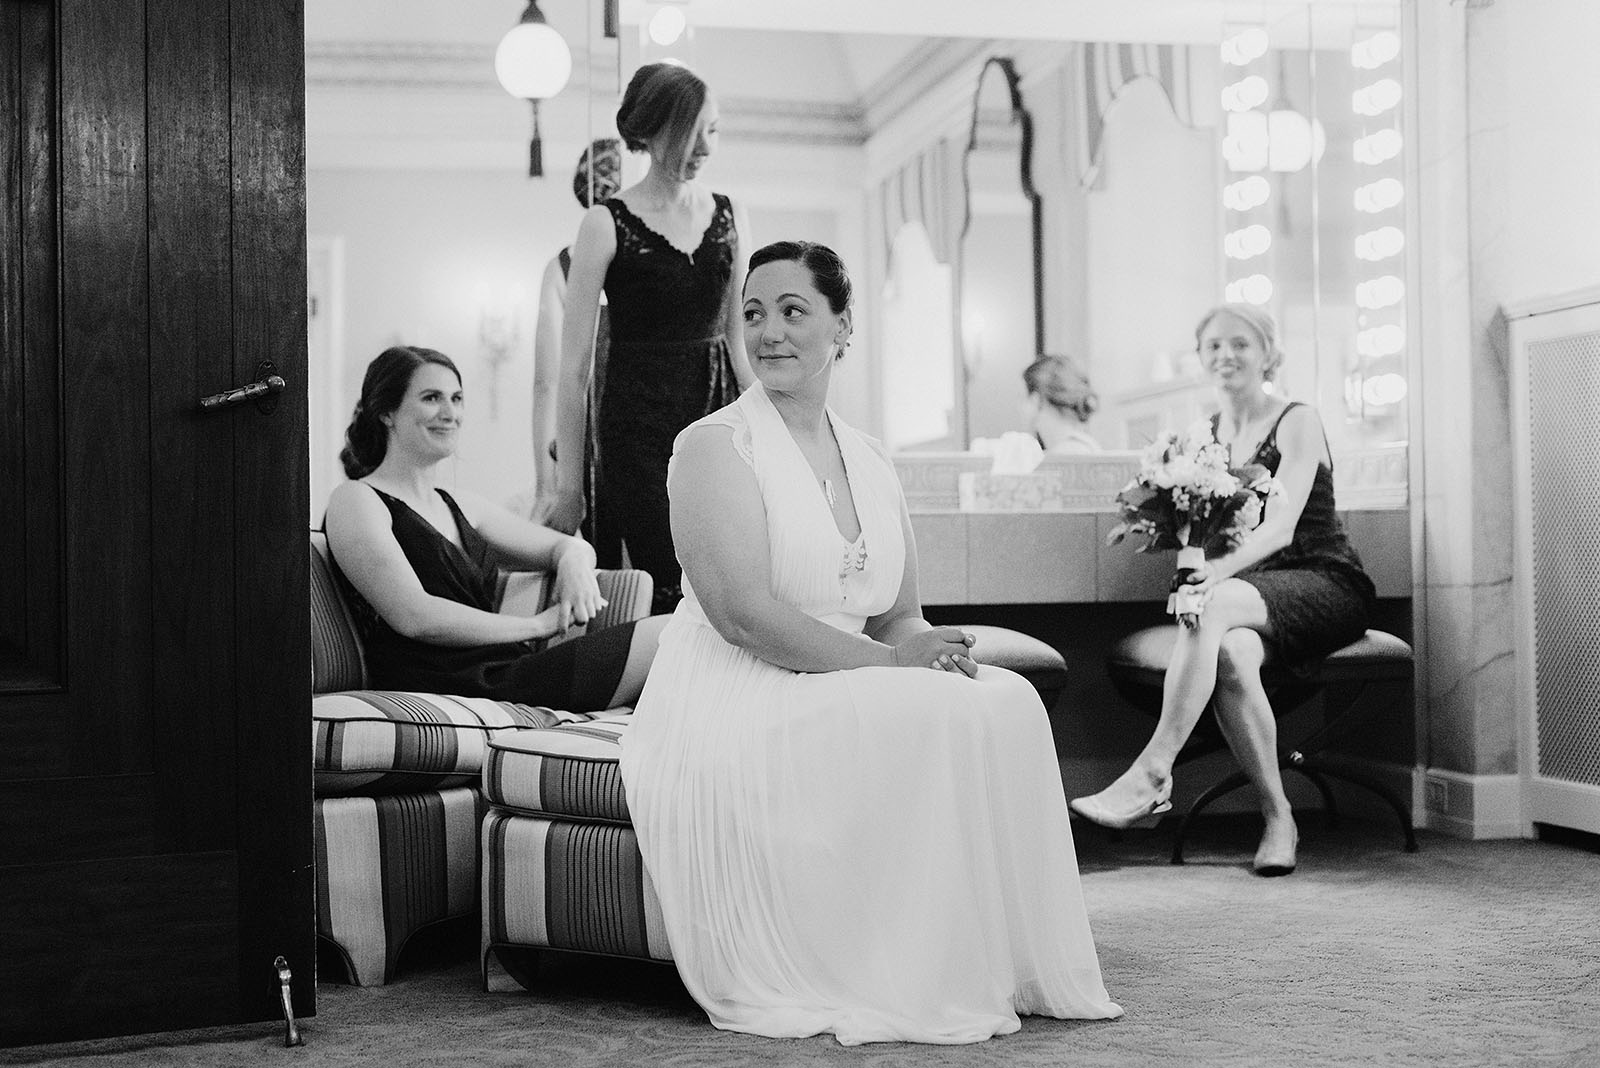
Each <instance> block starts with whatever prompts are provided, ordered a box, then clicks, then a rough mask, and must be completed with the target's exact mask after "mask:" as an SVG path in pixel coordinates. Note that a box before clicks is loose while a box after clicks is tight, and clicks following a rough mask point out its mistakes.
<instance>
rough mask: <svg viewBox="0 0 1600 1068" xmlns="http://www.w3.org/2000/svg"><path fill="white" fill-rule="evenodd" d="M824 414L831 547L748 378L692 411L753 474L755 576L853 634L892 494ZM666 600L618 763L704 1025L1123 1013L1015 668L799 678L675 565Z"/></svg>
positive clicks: (864, 1029)
mask: <svg viewBox="0 0 1600 1068" xmlns="http://www.w3.org/2000/svg"><path fill="white" fill-rule="evenodd" d="M829 418H830V419H831V420H832V422H833V427H834V432H835V435H836V436H837V438H838V440H839V444H840V448H841V450H842V452H843V455H844V462H845V467H846V469H847V472H848V475H849V480H850V489H851V493H852V495H853V497H854V499H855V504H856V509H857V512H858V514H859V517H860V520H861V528H862V534H861V538H860V539H858V540H857V541H856V542H855V543H854V544H849V543H847V542H846V540H845V538H844V537H843V536H842V535H841V534H840V533H839V531H838V528H837V527H836V526H835V524H834V520H833V515H832V511H831V509H830V508H829V506H828V503H827V501H826V499H825V498H824V496H823V492H822V489H821V488H820V487H819V486H818V484H817V481H816V479H815V477H814V476H813V475H812V473H811V469H810V468H809V467H808V466H807V464H806V462H805V460H804V458H803V457H802V456H801V454H800V451H799V448H798V446H796V444H795V442H794V439H793V438H792V437H791V436H790V434H789V431H788V428H787V427H786V426H785V425H784V423H783V420H782V417H781V416H780V415H779V414H778V412H777V410H776V409H775V408H774V407H773V405H772V402H771V400H770V399H768V397H767V396H766V394H765V392H764V391H763V390H762V388H761V387H760V385H756V386H753V387H751V388H750V389H749V390H747V391H746V392H745V393H744V395H743V396H742V397H741V398H740V399H739V400H738V401H737V402H735V403H734V404H731V405H729V406H728V407H726V408H723V409H722V410H720V411H718V412H715V413H713V414H711V415H709V416H706V417H705V418H704V419H702V420H700V421H699V422H698V423H696V424H695V426H702V425H706V424H723V425H727V426H729V427H731V428H732V429H733V435H734V443H735V446H736V448H738V450H739V452H740V455H741V456H743V457H744V458H745V459H746V460H747V462H749V463H750V465H751V467H752V468H753V469H754V471H755V474H756V477H757V480H758V482H759V484H760V487H761V495H762V498H763V501H764V503H765V505H766V517H767V530H768V536H769V539H770V543H771V581H772V590H773V593H774V594H775V595H776V596H778V597H780V598H782V599H783V600H784V601H787V602H788V603H790V604H792V605H795V606H796V607H798V608H800V609H801V610H803V611H805V612H807V613H808V614H810V615H812V616H815V617H816V618H818V619H821V620H824V621H826V622H828V623H830V624H832V625H833V626H836V627H839V628H840V629H842V630H846V631H850V632H853V633H859V632H860V631H861V629H862V627H863V625H864V624H865V622H866V620H867V619H868V617H870V616H872V615H874V614H877V613H881V612H884V611H886V610H887V609H888V608H889V607H890V606H891V605H892V604H893V603H894V601H895V598H896V595H897V592H898V588H899V585H900V579H901V574H902V570H903V567H904V563H905V543H904V537H903V534H902V528H901V525H900V486H899V482H898V480H897V479H896V477H895V474H894V468H893V466H892V465H891V464H890V462H889V459H888V457H887V456H886V455H884V453H883V452H882V450H881V446H879V445H878V444H877V443H876V442H875V441H872V440H871V439H869V438H867V437H865V436H864V435H862V434H860V433H858V432H857V431H855V430H853V429H851V428H850V427H848V426H846V425H845V424H844V423H842V422H840V421H839V420H838V419H837V418H836V417H834V416H833V414H832V413H831V412H830V413H829ZM691 429H692V428H691ZM686 432H687V431H686ZM863 557H864V561H863ZM683 593H684V597H683V601H682V603H681V604H680V605H679V606H678V609H677V613H676V615H675V616H674V617H673V618H672V620H671V621H670V623H669V624H668V626H667V628H666V630H665V632H664V633H663V635H662V638H661V645H660V650H659V652H658V654H657V656H656V659H655V661H654V663H653V665H652V667H651V670H650V675H649V680H648V682H647V684H646V685H645V688H644V693H643V694H642V695H641V697H640V699H639V702H638V705H637V708H636V710H635V713H634V716H633V724H632V726H631V727H630V728H629V733H628V735H627V736H626V738H625V740H624V742H623V747H622V761H621V770H622V777H623V782H624V784H625V787H626V790H627V799H628V807H629V810H630V812H631V813H632V817H633V824H634V828H635V829H636V830H637V832H638V835H639V845H640V848H641V850H642V851H643V853H644V861H645V867H646V868H647V870H648V872H649V875H650V877H651V880H652V882H653V883H654V884H655V888H656V891H657V894H658V896H659V898H660V902H661V908H662V913H663V917H664V920H665V926H666V931H667V938H668V941H669V943H670V945H671V948H672V954H673V957H674V959H675V961H676V962H677V967H678V971H679V973H680V974H681V976H682V978H683V982H684V985H685V986H686V987H687V988H688V990H689V992H690V993H691V994H692V995H693V996H694V998H695V1000H696V1001H697V1002H699V1004H700V1005H701V1006H702V1007H703V1008H704V1009H705V1011H706V1013H707V1014H708V1015H709V1016H710V1018H711V1022H712V1023H714V1024H715V1025H716V1026H718V1027H720V1028H723V1029H725V1030H731V1031H745V1032H750V1033H752V1034H759V1035H769V1036H772V1037H798V1036H803V1035H813V1034H818V1033H821V1032H832V1033H833V1034H834V1035H835V1036H837V1038H838V1040H839V1041H840V1042H841V1043H844V1044H846V1045H854V1044H857V1043H861V1042H881V1041H911V1042H946V1043H955V1042H976V1041H981V1040H982V1039H986V1038H989V1037H990V1036H992V1035H998V1034H1008V1033H1010V1032H1012V1031H1015V1030H1017V1029H1018V1027H1020V1026H1021V1025H1020V1022H1019V1021H1018V1018H1017V1017H1018V1014H1029V1013H1032V1014H1040V1015H1048V1016H1057V1017H1073V1018H1096V1019H1098V1018H1109V1017H1115V1016H1120V1015H1121V1014H1122V1009H1121V1008H1120V1007H1118V1006H1117V1005H1116V1004H1115V1003H1113V1002H1112V1001H1111V1000H1110V998H1109V997H1108V995H1107V994H1106V990H1105V986H1104V985H1103V983H1102V982H1101V978H1100V964H1099V960H1098V958H1097V957H1096V955H1095V948H1094V940H1093V937H1092V936H1091V934H1090V932H1089V922H1088V918H1087V916H1086V915H1085V912H1084V906H1083V893H1082V888H1081V886H1080V885H1079V882H1078V865H1077V858H1076V855H1075V853H1074V851H1073V844H1072V831H1071V829H1070V827H1069V825H1068V822H1067V808H1066V802H1065V794H1064V791H1063V788H1062V784H1061V772H1060V767H1059V765H1058V764H1057V762H1056V756H1055V748H1054V745H1053V743H1052V740H1051V732H1050V725H1049V722H1048V719H1047V717H1046V714H1045V710H1044V707H1043V706H1042V705H1041V703H1040V701H1039V698H1038V695H1037V694H1036V693H1035V692H1034V690H1033V688H1032V687H1031V686H1030V685H1029V684H1028V683H1027V682H1026V681H1025V680H1023V679H1022V677H1021V676H1019V675H1016V674H1014V673H1012V672H1010V671H1006V670H1004V669H1001V668H995V667H983V668H981V669H980V671H979V673H978V677H977V678H976V679H970V678H967V677H966V676H965V675H962V674H959V673H948V672H943V671H934V670H931V669H928V668H888V667H882V668H880V667H871V668H857V669H854V670H849V671H833V672H824V673H816V674H803V673H798V672H794V671H790V670H788V669H785V668H781V667H777V666H775V665H773V664H771V663H768V662H767V661H764V660H760V659H758V658H756V657H755V656H753V655H751V654H750V653H748V652H745V651H744V650H743V649H741V648H738V647H736V646H733V645H730V644H729V643H728V642H726V641H724V640H723V638H722V637H721V635H719V634H718V633H717V632H716V631H715V630H714V629H713V628H712V627H711V625H710V624H709V623H708V622H707V621H706V617H705V614H704V612H703V611H702V609H701V608H700V605H699V602H698V601H697V600H696V598H695V594H694V591H693V590H692V589H691V587H690V584H689V582H688V581H687V577H686V581H685V582H684V590H683ZM974 652H975V653H976V654H977V656H978V657H979V658H980V659H981V657H982V653H983V650H982V649H981V648H979V649H976V650H974Z"/></svg>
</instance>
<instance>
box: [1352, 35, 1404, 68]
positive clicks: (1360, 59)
mask: <svg viewBox="0 0 1600 1068" xmlns="http://www.w3.org/2000/svg"><path fill="white" fill-rule="evenodd" d="M1399 54H1400V38H1399V36H1398V35H1397V34H1395V33H1393V32H1392V31H1390V30H1380V31H1379V32H1377V33H1375V34H1373V35H1372V36H1371V37H1368V38H1367V39H1366V40H1364V41H1357V42H1355V43H1354V44H1352V45H1351V46H1350V65H1351V66H1353V67H1355V68H1356V69H1358V70H1373V69H1375V68H1377V67H1381V66H1383V65H1384V64H1385V63H1387V62H1389V61H1390V60H1391V59H1393V58H1395V57H1396V56H1398V55H1399Z"/></svg>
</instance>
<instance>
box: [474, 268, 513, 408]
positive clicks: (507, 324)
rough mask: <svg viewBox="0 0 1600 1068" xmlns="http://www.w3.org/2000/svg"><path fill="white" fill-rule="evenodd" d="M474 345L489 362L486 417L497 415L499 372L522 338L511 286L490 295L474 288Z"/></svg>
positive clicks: (487, 290) (486, 289)
mask: <svg viewBox="0 0 1600 1068" xmlns="http://www.w3.org/2000/svg"><path fill="white" fill-rule="evenodd" d="M477 303H478V345H479V347H480V349H481V350H482V352H483V359H484V362H485V363H487V364H488V365H489V375H488V378H489V388H488V390H487V391H486V392H487V393H488V394H489V418H490V419H497V418H499V416H500V372H501V371H502V370H503V369H504V368H505V366H506V364H508V363H509V362H510V361H511V357H512V354H513V353H515V352H516V351H517V348H518V345H519V344H520V342H521V340H522V315H521V308H520V307H519V304H518V298H517V292H516V289H515V287H507V288H505V289H503V290H502V291H500V292H497V293H495V294H494V295H493V296H491V294H490V289H489V287H487V286H485V287H480V289H479V292H478V301H477Z"/></svg>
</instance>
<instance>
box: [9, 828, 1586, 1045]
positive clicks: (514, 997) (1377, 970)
mask: <svg viewBox="0 0 1600 1068" xmlns="http://www.w3.org/2000/svg"><path fill="white" fill-rule="evenodd" d="M1169 833H1170V832H1169V830H1168V829H1166V828H1158V829H1156V830H1154V831H1148V832H1129V833H1127V834H1125V835H1123V836H1121V837H1120V838H1118V839H1115V840H1113V839H1112V838H1110V837H1108V836H1105V835H1102V834H1099V833H1094V829H1093V828H1090V829H1087V830H1080V831H1079V842H1078V851H1079V857H1080V861H1081V864H1082V868H1083V873H1084V888H1085V891H1086V893H1087V896H1088V901H1089V909H1090V919H1091V922H1092V924H1093V926H1094V931H1095V936H1096V939H1097V941H1098V943H1099V947H1100V959H1101V965H1102V968H1103V970H1104V972H1105V976H1106V985H1107V987H1108V988H1109V989H1110V991H1111V994H1112V996H1113V997H1114V998H1116V999H1117V1000H1118V1001H1119V1002H1120V1003H1121V1004H1122V1006H1123V1008H1124V1009H1126V1010H1127V1016H1126V1017H1125V1018H1124V1019H1122V1020H1120V1021H1114V1022H1096V1023H1089V1022H1069V1021H1060V1020H1047V1019H1032V1018H1030V1019H1027V1020H1025V1021H1024V1023H1023V1028H1022V1030H1021V1031H1020V1032H1018V1033H1017V1034H1015V1035H1009V1036H1006V1037H1003V1038H996V1039H991V1040H990V1041H988V1042H984V1043H980V1044H978V1045H975V1046H961V1047H939V1046H911V1045H869V1046H862V1047H856V1048H853V1049H847V1048H844V1047H841V1046H839V1045H838V1044H837V1043H835V1042H834V1041H833V1040H832V1039H831V1038H828V1037H818V1038H812V1039H804V1040H781V1041H775V1040H769V1039H759V1038H752V1037H749V1036H746V1035H734V1034H724V1033H722V1032H719V1031H717V1030H715V1029H714V1028H712V1027H711V1026H710V1025H709V1024H708V1023H706V1021H705V1018H704V1016H702V1015H701V1014H700V1013H699V1011H698V1009H697V1008H696V1007H695V1005H694V1004H693V1002H692V1001H690V1000H689V998H688V997H687V995H685V994H684V992H683V989H682V987H681V986H680V985H679V984H678V983H677V981H676V976H675V974H674V973H673V972H672V971H671V970H670V969H667V968H658V967H652V966H648V965H631V964H627V963H624V962H614V961H595V960H580V959H573V958H568V959H567V961H566V962H564V963H562V964H561V965H560V966H559V967H557V968H556V969H553V970H552V971H551V972H550V973H547V975H546V976H545V977H544V979H543V986H542V987H541V989H540V990H539V992H538V993H536V994H533V995H530V994H527V993H525V992H523V991H521V990H520V989H518V988H515V987H509V984H507V986H508V988H507V989H504V990H497V991H496V992H493V993H483V992H482V991H481V990H480V988H479V984H478V977H477V968H476V963H475V959H474V949H473V948H472V947H471V946H470V945H463V942H467V943H470V942H472V940H473V938H474V935H473V933H472V931H471V930H470V929H467V930H465V931H463V930H462V929H460V928H457V929H455V930H454V931H451V930H449V929H446V930H444V931H443V932H441V934H442V935H443V936H444V937H443V938H440V937H435V938H433V939H430V940H428V941H426V942H424V943H422V944H419V945H416V946H414V947H413V949H412V950H408V957H407V959H406V960H405V961H403V962H402V966H401V967H402V971H401V974H400V976H399V977H398V978H397V980H396V981H395V982H394V983H393V984H391V985H389V986H387V987H381V988H374V989H366V990H362V989H357V988H353V987H348V986H343V985H337V984H332V983H324V984H323V986H322V987H321V989H320V991H319V1014H318V1016H317V1017H316V1018H314V1019H311V1020H308V1021H305V1023H304V1028H303V1030H304V1034H305V1038H306V1045H305V1046H304V1047H302V1048H298V1049H284V1048H283V1046H282V1041H281V1035H282V1027H281V1025H279V1026H277V1027H267V1026H257V1027H249V1028H237V1029H229V1030H209V1031H196V1032H182V1033H170V1034H163V1035H152V1036H144V1037H141V1038H133V1039H121V1040H108V1041H101V1042H84V1043H73V1044H69V1045H58V1046H37V1047H30V1048H24V1049H13V1050H4V1051H0V1063H16V1064H54V1065H81V1066H86V1068H88V1066H107V1065H138V1066H158V1065H161V1066H164V1065H174V1066H183V1068H191V1066H193V1068H199V1066H206V1068H210V1066H213V1065H240V1066H245V1068H252V1066H258V1065H259V1066H263V1068H277V1066H294V1065H303V1066H312V1065H315V1066H317V1068H344V1066H349V1065H383V1066H385V1068H412V1066H422V1065H463V1066H472V1065H493V1066H499V1065H507V1066H509V1065H518V1066H531V1065H560V1066H562V1068H588V1066H592V1065H593V1066H597V1065H681V1066H697V1068H698V1066H734V1065H752V1064H760V1065H767V1066H774V1068H776V1066H788V1065H819V1066H833V1065H852V1066H857V1065H859V1066H869V1065H870V1066H872V1068H887V1066H901V1065H905V1066H910V1065H916V1066H919V1068H920V1066H925V1065H932V1066H945V1065H1008V1066H1022V1068H1034V1066H1040V1068H1042V1066H1046V1065H1074V1066H1094V1065H1110V1066H1118V1068H1122V1066H1128V1068H1132V1066H1139V1068H1146V1066H1159V1065H1173V1066H1179V1065H1181V1066H1192V1065H1257V1064H1259V1065H1346V1064H1348V1065H1357V1064H1359V1065H1383V1066H1390V1065H1392V1066H1407V1065H1449V1066H1457V1065H1461V1066H1469V1065H1518V1066H1557V1065H1559V1066H1573V1068H1577V1066H1585V1068H1587V1066H1593V1065H1600V855H1596V854H1595V853H1594V852H1591V851H1588V850H1586V849H1584V848H1579V847H1575V846H1572V845H1561V844H1553V843H1550V842H1525V841H1496V842H1480V843H1472V842H1462V841H1458V840H1455V839H1449V838H1443V837H1438V836H1433V835H1424V836H1423V837H1422V851H1421V852H1420V853H1417V854H1414V855H1408V854H1406V853H1403V852H1401V851H1400V848H1399V836H1398V834H1397V833H1396V832H1395V831H1394V829H1393V827H1392V826H1389V825H1369V824H1357V823H1346V824H1345V825H1344V826H1343V827H1341V828H1338V829H1330V828H1325V827H1322V826H1320V825H1319V823H1318V821H1317V818H1316V817H1315V816H1311V817H1308V818H1307V819H1306V820H1305V821H1303V823H1302V838H1303V841H1302V845H1301V854H1300V869H1299V871H1297V872H1296V873H1295V874H1294V875H1292V876H1290V877H1288V878H1285V879H1260V878H1256V877H1255V876H1253V875H1251V874H1250V872H1249V870H1248V867H1247V863H1248V860H1249V857H1250V854H1251V852H1252V850H1253V848H1254V844H1255V842H1254V835H1255V829H1254V827H1253V826H1252V825H1251V824H1250V823H1249V822H1247V821H1238V820H1229V819H1224V820H1219V821H1217V822H1214V823H1211V824H1208V825H1206V826H1203V827H1202V828H1200V830H1199V833H1198V835H1197V836H1196V837H1195V838H1193V840H1192V844H1191V847H1190V849H1189V851H1188V855H1189V857H1190V863H1188V864H1187V865H1184V866H1182V867H1172V866H1170V865H1168V864H1167V863H1166V859H1165V856H1166V849H1167V846H1168V843H1169V841H1170V839H1169Z"/></svg>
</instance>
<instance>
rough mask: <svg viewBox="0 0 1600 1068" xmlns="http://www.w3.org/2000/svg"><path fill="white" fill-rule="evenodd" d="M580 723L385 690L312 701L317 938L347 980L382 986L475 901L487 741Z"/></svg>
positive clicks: (576, 717)
mask: <svg viewBox="0 0 1600 1068" xmlns="http://www.w3.org/2000/svg"><path fill="white" fill-rule="evenodd" d="M588 718H589V716H588V715H586V714H577V713H571V712H557V711H553V710H551V709H548V708H541V707H536V706H532V705H517V704H511V703H509V702H504V701H492V700H489V699H488V698H484V697H449V696H444V695H441V694H426V693H400V692H396V691H387V690H351V691H345V692H341V693H323V694H317V695H315V696H314V697H313V698H312V699H311V726H312V745H313V754H314V763H313V773H312V781H313V784H314V787H315V793H316V805H315V808H314V821H315V822H314V826H315V847H316V858H317V880H316V884H317V933H318V934H319V935H321V936H322V937H323V938H324V939H325V940H326V941H327V942H328V943H329V944H330V945H331V946H332V947H333V948H334V949H335V950H337V951H338V953H339V956H340V958H342V960H343V962H344V964H345V969H346V971H347V973H348V974H349V976H350V981H351V982H353V983H355V984H357V985H360V986H373V985H380V984H383V983H387V982H388V981H389V980H390V979H391V978H392V977H393V976H394V971H395V964H396V962H397V961H398V959H399V957H400V952H401V950H402V949H403V948H404V947H405V944H406V941H407V940H408V939H409V938H410V937H411V936H412V935H413V934H414V933H415V932H417V931H418V930H420V929H421V928H423V927H426V926H427V925H429V924H432V923H438V922H439V921H441V920H446V919H449V918H451V917H454V916H465V915H467V914H469V913H471V912H472V911H473V909H475V908H476V907H477V904H478V901H477V884H478V820H479V815H480V813H481V811H482V802H481V801H480V799H479V797H478V790H477V786H478V783H479V781H480V778H481V775H482V769H483V764H484V759H485V755H486V752H487V745H488V742H489V740H490V739H492V738H494V737H496V736H497V735H500V734H516V733H518V732H519V731H520V730H523V729H527V728H535V727H551V726H554V725H556V724H558V723H568V722H584V721H586V720H587V719H588Z"/></svg>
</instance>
